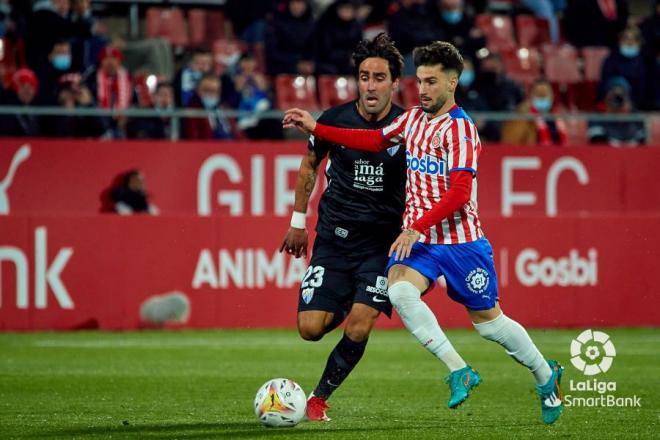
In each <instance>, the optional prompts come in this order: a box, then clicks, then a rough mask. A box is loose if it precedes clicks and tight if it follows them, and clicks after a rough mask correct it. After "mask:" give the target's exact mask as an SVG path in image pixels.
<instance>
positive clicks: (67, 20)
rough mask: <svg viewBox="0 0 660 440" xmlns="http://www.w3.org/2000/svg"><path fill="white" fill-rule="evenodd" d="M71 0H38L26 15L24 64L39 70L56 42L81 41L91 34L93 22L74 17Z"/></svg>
mask: <svg viewBox="0 0 660 440" xmlns="http://www.w3.org/2000/svg"><path fill="white" fill-rule="evenodd" d="M72 13H73V14H75V11H72V5H71V0H38V1H35V2H34V6H33V9H32V14H30V15H29V16H28V18H27V31H26V33H25V46H26V51H25V54H26V58H27V63H28V65H29V66H30V67H32V68H33V69H38V68H39V67H40V66H41V65H42V64H43V63H45V62H46V60H47V58H48V55H49V53H50V51H51V49H52V47H53V45H54V43H55V42H57V41H61V40H64V39H65V40H69V41H84V40H86V39H88V38H90V37H91V36H92V26H93V23H92V22H91V21H87V20H80V19H78V18H77V17H76V18H74V17H73V16H72ZM77 55H80V54H77ZM74 58H80V56H74Z"/></svg>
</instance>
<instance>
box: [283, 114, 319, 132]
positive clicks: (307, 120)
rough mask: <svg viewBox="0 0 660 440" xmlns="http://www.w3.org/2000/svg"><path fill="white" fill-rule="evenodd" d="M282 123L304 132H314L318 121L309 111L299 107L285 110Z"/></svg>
mask: <svg viewBox="0 0 660 440" xmlns="http://www.w3.org/2000/svg"><path fill="white" fill-rule="evenodd" d="M282 125H283V127H284V128H297V129H298V130H300V131H302V132H303V133H307V134H312V132H313V131H314V129H315V128H316V121H315V120H314V117H313V116H312V115H311V114H310V113H309V112H307V111H305V110H301V109H299V108H291V109H289V110H287V111H286V112H284V119H282Z"/></svg>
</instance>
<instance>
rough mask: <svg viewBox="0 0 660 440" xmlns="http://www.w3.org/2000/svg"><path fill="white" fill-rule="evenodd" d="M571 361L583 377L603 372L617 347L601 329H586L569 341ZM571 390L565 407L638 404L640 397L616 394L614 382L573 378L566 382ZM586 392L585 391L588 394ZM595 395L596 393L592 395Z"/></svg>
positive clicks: (610, 365)
mask: <svg viewBox="0 0 660 440" xmlns="http://www.w3.org/2000/svg"><path fill="white" fill-rule="evenodd" d="M570 350H571V364H573V366H574V367H575V368H576V369H578V370H579V371H580V372H581V373H582V374H584V375H585V376H596V375H599V374H603V373H606V372H607V371H609V369H610V368H611V367H612V363H613V362H614V358H615V357H616V348H615V347H614V342H612V340H611V339H610V336H609V335H608V334H607V333H605V332H601V331H597V330H596V331H594V330H591V329H589V330H585V331H583V332H582V333H580V334H579V335H578V337H577V338H575V339H573V340H572V341H571V348H570ZM568 388H569V391H570V392H576V393H579V394H566V395H565V396H564V402H565V404H566V406H584V407H626V406H630V407H641V406H642V404H641V398H640V397H637V396H636V395H633V396H632V397H622V396H617V395H615V394H614V393H615V392H616V391H617V383H616V382H614V381H605V380H598V379H596V378H593V379H587V380H583V381H580V380H573V379H571V380H570V381H569V383H568ZM587 393H588V394H587ZM594 394H595V395H594Z"/></svg>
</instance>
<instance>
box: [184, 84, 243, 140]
mask: <svg viewBox="0 0 660 440" xmlns="http://www.w3.org/2000/svg"><path fill="white" fill-rule="evenodd" d="M186 108H189V109H203V110H205V111H206V117H203V118H186V119H185V120H184V124H183V126H184V135H185V138H186V139H232V138H233V137H234V136H233V134H232V127H231V125H230V122H229V120H228V119H227V118H226V117H225V115H224V114H223V111H222V109H221V108H220V79H219V78H218V77H217V76H215V75H205V76H203V77H202V79H200V80H199V84H198V85H197V90H196V92H195V95H194V96H193V97H192V98H191V99H190V102H189V103H188V106H187V107H186Z"/></svg>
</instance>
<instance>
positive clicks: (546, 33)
mask: <svg viewBox="0 0 660 440" xmlns="http://www.w3.org/2000/svg"><path fill="white" fill-rule="evenodd" d="M516 33H517V35H518V44H520V47H541V46H543V45H544V44H549V43H550V24H549V23H548V20H546V19H545V18H540V17H534V16H533V15H518V16H516Z"/></svg>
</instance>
